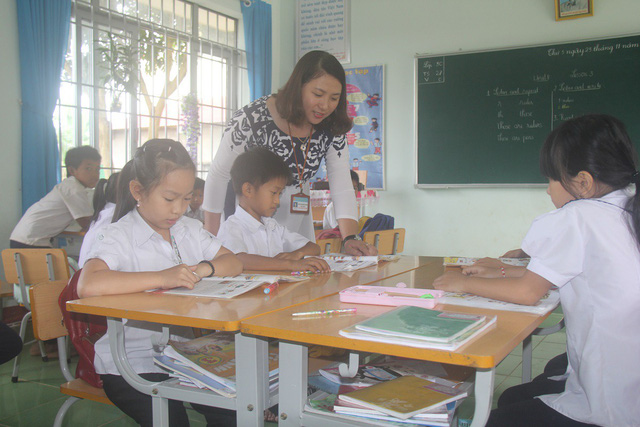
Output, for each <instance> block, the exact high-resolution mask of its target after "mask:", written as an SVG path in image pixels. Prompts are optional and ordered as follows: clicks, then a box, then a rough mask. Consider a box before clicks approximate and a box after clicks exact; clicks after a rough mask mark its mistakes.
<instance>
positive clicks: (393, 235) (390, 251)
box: [362, 228, 405, 255]
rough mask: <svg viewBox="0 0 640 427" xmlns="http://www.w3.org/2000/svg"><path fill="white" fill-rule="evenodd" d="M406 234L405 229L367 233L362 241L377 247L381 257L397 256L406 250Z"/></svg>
mask: <svg viewBox="0 0 640 427" xmlns="http://www.w3.org/2000/svg"><path fill="white" fill-rule="evenodd" d="M404 234H405V230H404V228H394V229H393V230H380V231H367V232H366V233H364V237H363V238H362V240H364V241H365V242H366V243H368V244H370V245H373V246H375V247H376V248H377V249H378V254H380V255H395V254H397V253H400V252H402V251H403V250H404Z"/></svg>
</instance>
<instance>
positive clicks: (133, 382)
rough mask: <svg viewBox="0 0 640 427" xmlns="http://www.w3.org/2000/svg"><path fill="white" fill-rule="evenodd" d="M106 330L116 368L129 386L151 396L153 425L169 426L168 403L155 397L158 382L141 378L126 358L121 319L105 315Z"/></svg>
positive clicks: (156, 426) (158, 426) (155, 426)
mask: <svg viewBox="0 0 640 427" xmlns="http://www.w3.org/2000/svg"><path fill="white" fill-rule="evenodd" d="M107 332H108V334H109V348H111V354H112V355H113V361H114V362H115V364H116V367H117V368H118V372H120V375H122V378H124V380H125V381H126V382H127V383H128V384H129V385H130V386H131V387H133V388H134V389H136V390H138V391H139V392H140V393H144V394H146V395H149V396H151V397H152V402H153V403H152V408H153V425H154V427H169V403H168V401H167V399H165V398H161V397H159V396H158V397H156V395H157V394H158V390H157V387H158V385H159V384H160V383H154V382H151V381H147V380H145V379H144V378H142V377H141V376H140V375H138V374H137V373H136V372H135V371H134V370H133V368H132V367H131V364H130V363H129V360H128V359H127V351H126V349H125V347H124V325H123V323H122V319H117V318H113V317H107Z"/></svg>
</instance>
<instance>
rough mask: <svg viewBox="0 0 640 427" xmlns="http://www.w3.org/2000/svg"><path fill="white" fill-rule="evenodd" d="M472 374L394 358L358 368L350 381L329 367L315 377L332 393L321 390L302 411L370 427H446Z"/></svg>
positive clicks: (435, 364) (465, 392)
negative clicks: (362, 421)
mask: <svg viewBox="0 0 640 427" xmlns="http://www.w3.org/2000/svg"><path fill="white" fill-rule="evenodd" d="M471 371H472V370H469V369H464V368H458V369H457V372H454V373H452V374H449V373H448V372H447V371H446V370H445V369H444V367H443V365H441V364H438V363H430V362H424V361H417V360H410V359H402V358H395V357H393V358H388V359H387V360H385V361H383V362H377V363H371V364H366V365H361V366H360V367H359V369H358V373H357V374H356V376H355V377H354V378H344V377H340V376H339V374H338V373H337V367H335V366H330V367H328V368H324V369H321V370H320V371H319V373H320V376H321V378H322V379H323V380H325V381H327V382H328V383H331V384H334V385H335V386H336V389H335V390H334V389H333V388H332V387H329V388H327V387H321V388H320V390H318V391H316V392H315V393H313V394H312V395H311V396H310V397H309V399H308V401H307V403H306V405H305V410H306V411H308V412H312V413H319V414H324V415H329V416H332V417H335V418H341V419H343V420H351V421H356V420H358V419H362V418H366V419H367V422H368V423H371V424H372V425H402V426H407V425H430V426H449V425H450V424H451V422H452V420H453V413H454V411H455V408H456V407H457V406H458V405H459V404H460V403H461V402H462V401H463V399H464V398H465V397H466V396H467V393H468V391H469V390H470V389H471V386H472V384H471V382H469V381H466V379H467V378H468V377H469V375H470V374H471ZM311 378H312V377H310V380H311ZM310 383H311V381H310Z"/></svg>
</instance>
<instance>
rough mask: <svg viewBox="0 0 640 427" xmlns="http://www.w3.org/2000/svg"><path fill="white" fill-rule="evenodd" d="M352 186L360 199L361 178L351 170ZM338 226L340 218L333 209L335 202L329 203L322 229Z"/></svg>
mask: <svg viewBox="0 0 640 427" xmlns="http://www.w3.org/2000/svg"><path fill="white" fill-rule="evenodd" d="M350 172H351V184H352V185H353V191H355V193H356V200H357V199H358V193H359V192H360V177H359V176H358V174H357V173H356V172H355V171H353V170H351V171H350ZM337 226H338V218H336V211H335V209H334V208H333V202H331V203H329V204H328V205H327V207H326V208H325V210H324V216H323V218H322V228H323V229H325V230H327V229H331V228H336V227H337Z"/></svg>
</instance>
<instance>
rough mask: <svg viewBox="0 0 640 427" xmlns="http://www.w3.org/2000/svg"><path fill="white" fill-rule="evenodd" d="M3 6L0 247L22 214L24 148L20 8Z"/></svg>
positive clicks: (1, 1) (6, 1) (1, 2)
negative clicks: (21, 97) (21, 141)
mask: <svg viewBox="0 0 640 427" xmlns="http://www.w3.org/2000/svg"><path fill="white" fill-rule="evenodd" d="M0 7H1V8H2V13H0V58H2V59H1V60H0V93H1V94H2V102H0V129H2V136H1V137H0V188H1V189H0V249H5V248H8V247H9V236H10V235H11V231H13V226H14V225H15V224H16V223H17V222H18V219H20V214H21V212H20V205H21V192H20V185H21V182H22V179H21V177H20V174H21V167H20V163H21V158H20V156H21V152H22V151H21V149H20V135H21V130H20V117H21V115H20V104H19V100H20V65H19V58H18V22H17V21H18V17H17V16H18V15H17V13H18V12H17V10H16V2H15V1H14V0H0ZM0 271H2V266H1V265H0Z"/></svg>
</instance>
